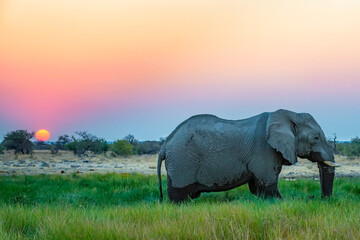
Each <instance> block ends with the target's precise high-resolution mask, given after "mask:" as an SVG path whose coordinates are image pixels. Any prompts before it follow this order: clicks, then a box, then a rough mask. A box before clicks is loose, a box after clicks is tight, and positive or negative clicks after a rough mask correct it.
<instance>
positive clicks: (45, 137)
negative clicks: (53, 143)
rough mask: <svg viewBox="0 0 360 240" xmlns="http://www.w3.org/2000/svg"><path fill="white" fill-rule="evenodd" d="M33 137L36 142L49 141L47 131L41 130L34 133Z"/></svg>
mask: <svg viewBox="0 0 360 240" xmlns="http://www.w3.org/2000/svg"><path fill="white" fill-rule="evenodd" d="M35 137H36V139H37V140H39V141H43V142H45V141H47V140H49V138H50V133H49V131H48V130H45V129H41V130H39V131H37V132H36V134H35Z"/></svg>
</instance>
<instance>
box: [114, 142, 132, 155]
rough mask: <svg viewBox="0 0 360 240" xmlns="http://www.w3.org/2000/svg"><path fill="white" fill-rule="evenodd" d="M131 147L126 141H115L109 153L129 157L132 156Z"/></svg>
mask: <svg viewBox="0 0 360 240" xmlns="http://www.w3.org/2000/svg"><path fill="white" fill-rule="evenodd" d="M132 150H133V145H131V144H130V143H129V142H128V141H126V140H117V141H115V142H114V143H113V144H112V146H111V151H113V152H114V153H116V154H118V155H122V156H129V155H131V154H132Z"/></svg>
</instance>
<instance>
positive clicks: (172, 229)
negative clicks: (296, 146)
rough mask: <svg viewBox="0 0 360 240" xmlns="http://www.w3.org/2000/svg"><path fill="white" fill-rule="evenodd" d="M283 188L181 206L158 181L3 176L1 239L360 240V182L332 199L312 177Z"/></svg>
mask: <svg viewBox="0 0 360 240" xmlns="http://www.w3.org/2000/svg"><path fill="white" fill-rule="evenodd" d="M163 180H164V181H163V184H164V187H165V186H166V184H165V183H166V180H165V178H164V179H163ZM165 189H166V187H165ZM280 191H281V193H282V195H283V199H282V200H274V199H272V200H271V199H270V200H264V199H261V198H257V197H255V196H253V195H251V194H250V193H249V190H248V187H247V186H242V187H239V188H236V189H234V190H231V191H227V192H220V193H207V194H202V196H201V197H200V198H199V199H196V200H193V201H189V202H187V203H185V204H182V205H176V204H170V203H168V202H167V200H166V199H165V202H164V203H163V204H160V203H158V195H159V193H158V185H157V177H156V176H143V175H137V174H103V175H101V174H92V175H83V176H81V175H68V176H59V175H57V176H49V175H40V176H11V177H0V239H143V238H146V239H360V179H358V178H347V179H346V178H341V179H336V180H335V186H334V195H333V197H332V198H331V199H330V200H328V199H327V200H323V199H321V197H320V184H319V182H318V181H314V180H310V179H300V180H297V181H284V180H282V181H280ZM309 196H310V197H309Z"/></svg>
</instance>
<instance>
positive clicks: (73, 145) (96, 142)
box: [64, 131, 109, 156]
mask: <svg viewBox="0 0 360 240" xmlns="http://www.w3.org/2000/svg"><path fill="white" fill-rule="evenodd" d="M75 133H76V134H77V135H78V136H79V137H78V138H76V137H74V136H72V137H71V138H72V142H70V143H67V144H64V146H65V148H67V149H68V150H70V151H72V152H74V154H76V155H78V156H83V155H85V152H86V151H90V152H92V153H95V154H99V153H105V152H106V151H107V150H108V148H109V145H108V143H107V142H106V141H105V139H103V138H98V137H96V136H95V135H93V134H90V133H88V132H86V131H82V132H75Z"/></svg>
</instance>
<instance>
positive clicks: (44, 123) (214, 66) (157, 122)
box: [0, 0, 360, 141]
mask: <svg viewBox="0 0 360 240" xmlns="http://www.w3.org/2000/svg"><path fill="white" fill-rule="evenodd" d="M359 102H360V1H357V0H341V1H340V0H330V1H325V0H319V1H277V0H270V1H269V0H266V1H265V0H263V1H251V0H243V1H238V0H236V1H233V0H229V1H212V0H206V1H203V0H198V1H190V0H182V1H177V0H174V1H158V0H132V1H128V0H101V1H100V0H86V1H85V0H78V1H73V0H63V1H57V0H31V1H16V0H0V138H1V137H2V136H4V134H5V133H7V132H9V131H12V130H16V129H26V130H29V131H36V130H39V129H47V130H49V132H50V133H51V138H50V140H51V141H55V140H56V139H57V137H58V136H59V135H63V134H73V133H74V132H75V131H82V130H86V131H88V132H90V133H92V134H95V135H97V136H99V137H103V138H105V139H107V140H109V141H112V140H116V139H121V138H123V137H124V136H126V135H127V134H133V135H134V136H135V137H136V138H137V139H140V140H157V139H159V138H160V137H166V136H167V135H168V134H170V132H171V131H172V130H173V129H174V128H175V127H176V126H177V125H178V124H179V123H181V122H182V121H184V120H185V119H187V118H188V117H190V116H192V115H195V114H200V113H210V114H215V115H217V116H219V117H221V118H226V119H242V118H247V117H250V116H254V115H257V114H259V113H262V112H269V111H274V110H277V109H280V108H284V109H289V110H292V111H295V112H308V113H310V114H312V115H313V116H314V118H315V119H316V120H317V122H318V123H319V124H320V126H321V127H322V129H323V130H324V132H325V135H326V136H328V137H333V135H334V133H335V134H336V135H337V137H338V140H350V139H351V138H353V137H355V136H360V105H359Z"/></svg>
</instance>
